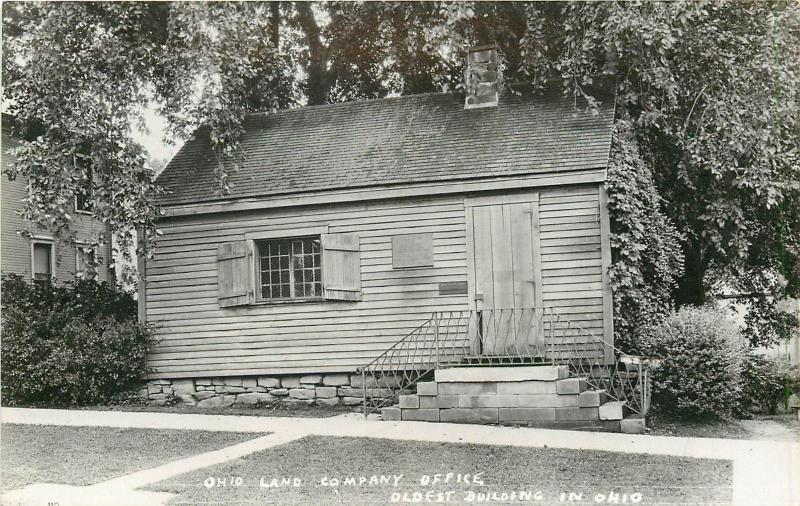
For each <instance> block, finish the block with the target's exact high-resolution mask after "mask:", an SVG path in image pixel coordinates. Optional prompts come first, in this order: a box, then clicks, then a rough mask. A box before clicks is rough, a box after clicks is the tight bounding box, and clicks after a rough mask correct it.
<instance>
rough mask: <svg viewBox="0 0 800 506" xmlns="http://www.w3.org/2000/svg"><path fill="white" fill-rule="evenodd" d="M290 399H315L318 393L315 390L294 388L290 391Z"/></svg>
mask: <svg viewBox="0 0 800 506" xmlns="http://www.w3.org/2000/svg"><path fill="white" fill-rule="evenodd" d="M289 397H291V398H292V399H301V400H306V399H312V400H313V399H315V398H316V397H317V392H316V391H315V390H314V389H313V388H292V389H291V390H289Z"/></svg>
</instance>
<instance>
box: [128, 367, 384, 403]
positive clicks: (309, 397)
mask: <svg viewBox="0 0 800 506" xmlns="http://www.w3.org/2000/svg"><path fill="white" fill-rule="evenodd" d="M368 380H370V378H368ZM368 383H369V384H368V385H367V396H368V397H385V396H388V395H391V393H392V388H393V387H396V386H397V383H396V381H395V380H394V378H390V377H386V378H381V379H380V380H378V381H375V380H371V381H368ZM139 396H140V397H143V398H145V399H147V402H148V404H151V405H154V406H163V405H165V404H173V403H177V404H188V405H191V406H197V407H201V408H217V407H227V406H234V405H235V406H254V405H266V404H274V403H285V404H309V405H310V404H317V405H320V406H338V405H344V406H360V405H361V404H362V401H363V389H362V380H361V374H351V373H324V374H322V373H321V374H305V375H302V376H300V375H292V376H244V377H242V376H240V377H226V378H194V379H192V378H188V379H171V380H169V379H155V380H149V381H148V382H147V385H146V386H145V387H143V388H142V389H141V390H140V391H139Z"/></svg>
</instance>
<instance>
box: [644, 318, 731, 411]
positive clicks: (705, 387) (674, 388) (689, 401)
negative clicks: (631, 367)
mask: <svg viewBox="0 0 800 506" xmlns="http://www.w3.org/2000/svg"><path fill="white" fill-rule="evenodd" d="M643 335H645V336H647V338H646V339H645V340H644V342H643V343H642V344H643V349H644V351H645V352H646V353H647V354H648V355H649V356H652V357H656V358H658V359H661V361H662V362H661V364H660V365H658V366H657V367H655V368H654V369H653V371H652V389H653V405H654V407H655V409H657V410H658V411H659V412H660V413H661V414H663V415H666V416H671V417H675V418H725V417H729V416H731V415H733V414H734V410H735V409H736V407H737V403H738V402H739V400H740V395H741V391H742V386H741V385H742V367H743V362H744V360H745V354H744V347H743V346H742V344H741V338H740V336H739V330H738V328H737V327H736V325H735V324H734V323H733V322H731V320H730V319H729V318H727V317H726V315H725V314H724V313H723V312H721V311H718V310H716V309H712V308H710V307H703V308H683V309H681V310H679V311H678V312H677V313H673V314H671V315H669V316H667V317H666V318H665V319H664V320H663V321H662V322H660V323H658V324H655V325H651V326H649V327H648V328H646V329H645V330H644V332H643Z"/></svg>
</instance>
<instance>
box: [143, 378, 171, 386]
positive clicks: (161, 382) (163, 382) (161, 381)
mask: <svg viewBox="0 0 800 506" xmlns="http://www.w3.org/2000/svg"><path fill="white" fill-rule="evenodd" d="M148 383H150V384H151V385H170V384H172V381H170V380H167V379H155V380H150V381H149V382H148Z"/></svg>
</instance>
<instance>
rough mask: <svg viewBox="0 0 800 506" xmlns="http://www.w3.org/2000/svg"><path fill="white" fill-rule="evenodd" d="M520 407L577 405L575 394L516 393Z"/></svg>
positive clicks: (567, 406)
mask: <svg viewBox="0 0 800 506" xmlns="http://www.w3.org/2000/svg"><path fill="white" fill-rule="evenodd" d="M517 397H518V399H517V406H519V407H520V408H569V407H577V406H578V396H577V395H558V394H536V395H518V396H517Z"/></svg>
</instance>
